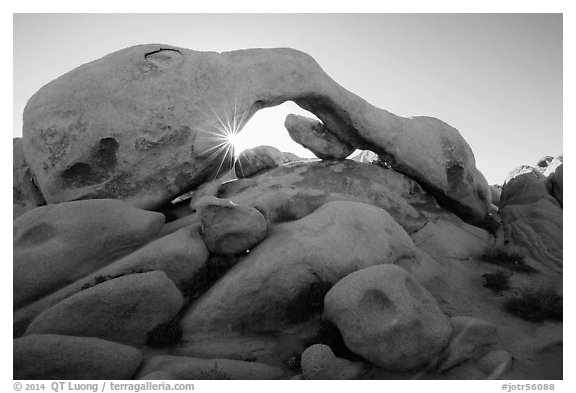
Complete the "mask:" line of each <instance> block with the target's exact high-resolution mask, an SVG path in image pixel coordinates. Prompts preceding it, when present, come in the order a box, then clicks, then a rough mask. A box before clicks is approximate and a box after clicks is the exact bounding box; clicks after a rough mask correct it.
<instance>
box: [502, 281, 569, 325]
mask: <svg viewBox="0 0 576 393" xmlns="http://www.w3.org/2000/svg"><path fill="white" fill-rule="evenodd" d="M504 309H505V310H506V311H507V312H509V313H510V314H512V315H515V316H517V317H519V318H522V319H524V320H527V321H531V322H543V321H545V320H547V319H549V320H552V321H562V314H563V313H562V297H561V296H559V295H558V294H557V293H556V292H555V291H554V290H553V289H551V288H542V287H531V286H527V287H523V288H521V289H520V290H519V291H518V294H517V295H515V296H512V297H509V298H508V299H506V300H505V302H504Z"/></svg>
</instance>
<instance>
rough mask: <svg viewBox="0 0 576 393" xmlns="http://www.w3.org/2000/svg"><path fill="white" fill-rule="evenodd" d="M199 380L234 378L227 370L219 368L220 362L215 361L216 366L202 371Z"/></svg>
mask: <svg viewBox="0 0 576 393" xmlns="http://www.w3.org/2000/svg"><path fill="white" fill-rule="evenodd" d="M198 379H199V380H223V379H232V378H230V376H229V375H228V374H226V372H224V371H222V370H220V369H219V368H218V363H214V366H213V367H212V368H211V369H209V370H205V371H201V372H200V375H199V376H198Z"/></svg>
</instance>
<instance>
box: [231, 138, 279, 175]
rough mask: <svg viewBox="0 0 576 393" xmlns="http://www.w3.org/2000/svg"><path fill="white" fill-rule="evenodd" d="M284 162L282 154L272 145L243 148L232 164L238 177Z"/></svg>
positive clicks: (253, 173) (274, 166)
mask: <svg viewBox="0 0 576 393" xmlns="http://www.w3.org/2000/svg"><path fill="white" fill-rule="evenodd" d="M282 164H284V154H283V153H282V152H281V151H280V150H278V149H276V148H274V147H272V146H258V147H254V148H252V149H247V150H244V151H243V152H242V153H240V155H239V156H238V159H237V160H236V163H235V164H234V171H235V173H236V176H238V178H244V177H250V176H252V175H255V174H256V173H258V172H262V171H265V170H266V169H272V168H276V167H277V166H278V165H282Z"/></svg>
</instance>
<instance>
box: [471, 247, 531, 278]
mask: <svg viewBox="0 0 576 393" xmlns="http://www.w3.org/2000/svg"><path fill="white" fill-rule="evenodd" d="M482 259H483V260H484V261H485V262H488V263H492V264H494V265H498V266H500V267H503V268H505V269H508V270H512V271H515V272H519V273H528V274H530V273H536V269H534V268H533V267H532V266H529V265H527V264H526V261H525V259H524V256H523V255H521V254H518V253H516V252H510V251H506V250H503V249H501V248H492V249H490V250H488V251H486V252H485V253H484V254H483V255H482Z"/></svg>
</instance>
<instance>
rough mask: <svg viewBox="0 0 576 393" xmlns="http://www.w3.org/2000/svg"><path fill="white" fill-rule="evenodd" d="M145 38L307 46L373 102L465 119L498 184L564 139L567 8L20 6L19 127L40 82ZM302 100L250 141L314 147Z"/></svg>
mask: <svg viewBox="0 0 576 393" xmlns="http://www.w3.org/2000/svg"><path fill="white" fill-rule="evenodd" d="M142 43H164V44H170V45H175V46H180V47H185V48H190V49H194V50H211V51H228V50H235V49H243V48H253V47H291V48H295V49H299V50H302V51H304V52H307V53H309V54H310V55H312V56H313V57H314V58H315V59H316V60H317V61H318V63H320V65H321V66H322V67H323V68H324V70H325V71H326V72H327V73H328V74H330V76H331V77H332V78H333V79H334V80H336V82H338V83H339V84H341V85H342V86H344V87H345V88H347V89H348V90H350V91H352V92H354V93H356V94H358V95H359V96H361V97H363V98H364V99H366V100H367V101H368V102H370V103H371V104H373V105H375V106H378V107H380V108H383V109H386V110H388V111H390V112H393V113H395V114H397V115H401V116H417V115H426V116H434V117H437V118H439V119H441V120H443V121H445V122H447V123H449V124H451V125H452V126H454V127H456V128H457V129H458V130H459V131H460V132H461V134H462V135H463V136H464V138H465V139H466V140H467V141H468V143H469V144H470V146H471V147H472V150H473V151H474V154H475V156H476V162H477V167H478V168H479V169H480V170H481V171H482V172H483V173H484V175H485V176H486V178H487V180H488V182H489V183H491V184H493V183H499V184H501V183H502V182H503V181H504V180H505V178H506V175H507V174H508V173H509V172H510V171H511V170H512V169H514V168H516V167H517V166H519V165H522V164H528V165H535V163H536V161H537V160H538V159H539V158H540V157H542V156H544V155H552V156H555V155H558V154H562V151H563V147H562V15H561V14H38V15H34V14H17V15H15V16H14V130H13V133H14V136H20V135H21V134H22V112H23V109H24V106H25V104H26V101H27V100H28V99H29V98H30V97H31V96H32V95H33V94H34V93H35V92H36V91H37V90H38V89H39V88H40V87H42V86H43V85H45V84H46V83H48V82H50V81H51V80H53V79H55V78H57V77H58V76H60V75H62V74H64V73H65V72H67V71H70V70H71V69H73V68H75V67H77V66H79V65H80V64H83V63H87V62H89V61H92V60H95V59H97V58H100V57H102V56H104V55H106V54H108V53H110V52H113V51H116V50H119V49H122V48H124V47H127V46H130V45H135V44H142ZM291 112H293V113H298V114H306V112H305V111H303V110H301V109H300V108H298V107H297V106H296V105H295V104H293V103H286V104H283V105H281V106H279V107H276V108H270V109H265V110H262V111H260V112H258V113H257V114H256V115H255V116H254V117H253V118H252V120H250V122H249V123H248V124H247V126H246V127H245V129H244V130H243V131H242V133H241V136H242V142H243V144H242V147H244V148H246V147H252V146H258V145H272V146H276V147H278V148H279V149H281V150H283V151H292V152H294V153H296V154H299V155H300V156H306V157H311V156H312V155H311V153H309V152H307V151H306V150H304V149H303V148H301V147H300V146H298V145H297V144H296V143H294V142H292V140H291V139H290V137H289V136H288V132H287V131H286V130H285V129H284V126H283V124H284V118H285V117H286V115H287V114H288V113H291ZM308 115H309V114H308Z"/></svg>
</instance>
